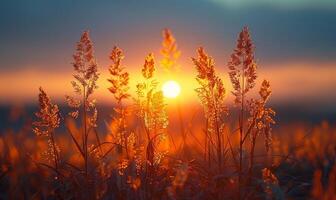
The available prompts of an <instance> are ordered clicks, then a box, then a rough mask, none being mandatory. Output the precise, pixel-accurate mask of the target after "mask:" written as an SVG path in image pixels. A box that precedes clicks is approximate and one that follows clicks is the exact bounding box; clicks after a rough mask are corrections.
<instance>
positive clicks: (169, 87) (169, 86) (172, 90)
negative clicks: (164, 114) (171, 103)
mask: <svg viewBox="0 0 336 200" xmlns="http://www.w3.org/2000/svg"><path fill="white" fill-rule="evenodd" d="M162 92H163V96H165V97H167V98H176V97H177V96H178V95H179V94H180V92H181V87H180V85H179V84H178V83H177V82H176V81H173V80H170V81H167V82H165V83H164V84H163V85H162Z"/></svg>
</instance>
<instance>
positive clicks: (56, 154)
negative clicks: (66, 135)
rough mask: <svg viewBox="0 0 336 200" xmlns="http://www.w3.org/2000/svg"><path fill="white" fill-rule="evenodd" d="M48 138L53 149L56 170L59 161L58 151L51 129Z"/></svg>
mask: <svg viewBox="0 0 336 200" xmlns="http://www.w3.org/2000/svg"><path fill="white" fill-rule="evenodd" d="M50 139H51V142H52V146H53V151H54V154H55V155H54V156H55V158H54V162H55V169H56V170H57V171H58V163H59V157H58V152H57V148H56V143H55V138H54V131H52V132H51V133H50Z"/></svg>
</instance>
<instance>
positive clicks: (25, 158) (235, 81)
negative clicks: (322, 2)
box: [0, 27, 336, 200]
mask: <svg viewBox="0 0 336 200" xmlns="http://www.w3.org/2000/svg"><path fill="white" fill-rule="evenodd" d="M162 37H163V39H162V46H161V52H160V55H157V56H155V57H154V55H153V54H152V53H149V54H148V56H146V57H145V58H144V62H143V63H139V66H141V67H139V69H138V70H139V72H141V77H139V78H138V79H137V80H136V81H137V83H136V84H131V83H133V82H134V81H133V82H132V81H131V80H130V77H131V74H130V73H129V72H128V68H127V66H124V64H123V61H124V59H125V58H126V59H127V52H124V51H123V50H122V49H121V48H120V47H117V46H115V47H112V50H111V52H110V54H109V60H110V64H109V66H105V67H104V66H99V67H98V64H97V62H96V58H95V54H94V44H93V42H92V40H91V39H90V34H89V32H88V31H85V32H83V34H82V35H81V37H80V39H79V40H78V42H77V43H76V48H75V51H74V54H73V62H72V66H73V74H72V76H73V80H72V81H71V86H72V89H73V93H72V94H65V98H64V100H63V103H59V105H58V102H57V103H56V101H54V100H53V98H52V96H49V95H48V92H49V91H48V90H47V89H46V88H44V87H43V85H41V87H40V89H39V91H36V97H38V101H36V104H35V105H36V106H32V107H31V108H30V109H27V107H23V108H22V107H15V106H11V108H10V109H8V110H7V111H6V113H7V116H5V118H6V119H4V121H5V122H6V125H5V126H4V127H6V128H3V130H2V132H1V134H0V199H326V200H327V199H328V200H329V199H336V164H335V158H336V157H335V156H336V155H335V153H336V146H335V145H336V143H335V141H336V127H334V124H329V123H328V121H320V122H317V123H314V124H308V123H299V122H298V121H291V122H286V123H281V122H279V121H277V114H276V113H277V111H276V110H275V109H273V108H272V107H271V106H269V105H272V104H270V103H269V102H272V83H271V82H270V81H268V80H267V77H258V69H259V66H258V65H257V63H256V58H255V54H254V49H255V48H254V47H255V46H254V43H253V41H252V37H251V35H250V31H249V29H248V28H247V27H244V28H243V29H242V30H241V32H240V33H238V37H237V38H238V39H237V42H236V48H235V49H234V50H232V54H231V56H230V59H229V60H228V62H227V66H226V70H225V71H226V73H228V75H229V80H223V78H222V76H221V75H220V73H218V69H217V68H216V65H215V60H214V58H213V57H212V56H211V55H209V54H208V53H207V50H206V49H204V48H203V47H199V48H198V49H196V50H195V55H194V57H193V58H192V59H191V60H190V62H192V64H193V66H194V69H195V72H196V73H195V74H192V75H190V74H189V76H192V79H193V80H194V81H195V83H194V86H195V87H194V88H193V87H187V88H186V87H183V90H181V88H180V83H181V79H178V78H176V79H174V74H178V73H181V69H179V68H180V66H179V58H180V57H181V55H182V56H183V54H182V53H181V51H180V50H179V49H178V46H177V42H176V40H175V38H174V36H173V34H172V32H171V31H170V30H169V29H164V30H163V32H162ZM156 58H159V59H156ZM158 69H159V70H161V71H159V72H160V73H159V74H158V73H157V72H158ZM99 70H105V71H108V73H109V75H108V78H107V79H105V81H106V82H107V83H108V86H107V87H106V88H104V89H105V90H106V93H109V95H111V96H112V97H113V99H114V100H113V102H110V103H109V104H107V105H99V103H97V102H99V99H98V101H96V99H95V91H96V89H97V88H98V87H100V88H101V87H105V86H106V85H103V86H101V85H99V84H98V80H99V78H100V73H101V72H100V71H99ZM163 73H164V74H166V77H170V79H171V80H170V81H166V80H165V79H164V78H162V74H163ZM70 76H71V75H70ZM162 81H164V82H162ZM179 82H180V83H179ZM225 83H229V84H230V87H228V86H227V84H225ZM228 88H230V89H228ZM186 89H187V90H189V91H188V92H189V93H190V94H193V95H194V96H195V98H198V101H197V102H187V103H185V102H182V101H181V99H182V98H183V92H186V91H185V90H186ZM279 124H280V125H279ZM274 127H275V128H274ZM273 129H274V130H273Z"/></svg>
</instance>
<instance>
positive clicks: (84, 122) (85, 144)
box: [83, 86, 88, 176]
mask: <svg viewBox="0 0 336 200" xmlns="http://www.w3.org/2000/svg"><path fill="white" fill-rule="evenodd" d="M83 125H84V132H83V150H84V165H85V175H86V176H87V175H88V149H87V140H88V134H87V130H86V128H87V127H86V87H85V86H83Z"/></svg>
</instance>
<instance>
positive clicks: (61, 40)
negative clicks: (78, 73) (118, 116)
mask: <svg viewBox="0 0 336 200" xmlns="http://www.w3.org/2000/svg"><path fill="white" fill-rule="evenodd" d="M251 2H252V1H249V0H184V1H181V0H169V1H160V0H142V1H137V0H115V1H108V0H100V1H96V2H95V3H94V4H93V3H92V1H89V0H81V1H74V0H58V1H52V0H34V1H23V0H22V1H19V0H3V1H1V6H0V29H1V31H0V121H1V123H0V131H2V130H6V129H8V128H16V127H17V126H19V125H18V124H19V122H20V118H21V116H25V117H23V118H27V117H32V113H33V111H36V110H37V109H36V107H35V106H37V94H38V87H39V86H43V88H44V89H45V90H46V91H47V93H48V94H49V95H50V96H51V98H52V99H54V100H55V101H56V102H58V103H60V104H62V103H64V95H65V94H70V93H71V92H72V88H71V84H70V81H71V80H72V79H73V78H72V69H73V68H72V65H71V62H72V54H73V52H74V50H75V45H76V42H77V41H78V40H79V38H80V35H81V33H82V32H83V31H84V30H89V31H90V35H91V39H92V40H93V42H94V49H95V55H96V58H97V62H98V64H99V71H100V73H101V77H100V80H99V82H98V84H99V87H100V88H99V89H98V91H97V93H96V98H97V101H98V105H99V106H100V111H101V112H100V113H101V116H103V117H102V118H104V116H108V115H109V114H108V113H109V112H110V110H111V109H110V108H109V109H104V108H105V107H111V106H112V105H113V101H112V95H111V94H110V93H109V92H108V90H107V87H108V82H107V80H106V78H107V77H108V70H107V69H108V65H109V59H108V56H109V53H110V51H111V50H112V48H113V46H114V45H118V46H119V47H120V48H122V49H123V50H124V53H125V56H126V58H125V60H124V66H125V67H126V69H127V70H128V71H129V72H130V74H131V85H132V87H133V88H132V90H133V91H134V88H135V84H136V83H137V81H139V74H140V72H141V67H142V65H143V63H144V57H145V56H146V55H147V54H148V53H149V52H153V53H154V54H155V58H156V60H157V62H159V60H160V59H161V58H162V57H161V56H160V53H159V52H160V48H161V41H162V36H161V32H162V30H163V29H164V28H166V27H167V28H170V29H171V30H172V32H173V34H174V36H175V38H176V40H177V44H178V48H179V49H180V50H181V52H182V55H181V57H180V59H179V65H180V67H181V71H180V72H179V74H178V75H177V80H178V81H179V82H180V83H181V86H182V92H181V97H180V99H179V102H180V104H181V106H182V108H183V112H184V113H188V109H190V108H189V107H190V105H193V103H194V102H197V97H196V95H195V93H194V92H193V90H194V89H195V88H196V87H197V85H196V82H195V81H194V78H195V76H196V72H195V69H194V67H193V65H192V62H191V57H194V56H196V49H197V48H198V47H199V46H204V47H205V49H206V51H207V52H208V53H209V54H210V55H211V56H212V57H213V58H214V59H215V63H216V67H217V70H218V71H219V73H220V74H221V77H222V78H223V80H224V82H225V87H226V88H227V91H228V104H230V102H231V99H232V97H230V96H231V95H230V92H229V91H230V90H231V84H230V83H229V80H228V75H227V62H228V60H229V56H230V54H231V52H232V51H233V49H234V47H235V43H236V39H237V35H238V33H239V32H240V31H241V29H242V28H243V26H248V27H249V29H250V33H251V36H252V39H253V41H254V44H255V46H256V59H257V63H258V76H259V79H258V83H260V82H261V81H262V80H263V79H264V78H266V79H268V80H270V81H271V85H272V91H273V94H272V97H271V100H270V104H271V105H272V106H273V107H274V108H275V110H276V111H277V113H278V115H277V121H278V122H279V123H280V125H281V123H283V124H284V123H292V122H293V123H294V122H295V123H296V122H304V123H312V124H314V123H319V122H320V121H323V120H327V121H329V122H335V120H336V105H335V102H336V92H335V88H336V76H335V75H336V65H335V64H336V38H335V32H336V23H335V19H336V12H335V10H336V1H333V0H320V1H314V0H272V1H268V0H256V1H253V4H252V3H251ZM160 76H162V77H163V76H164V75H162V71H160V70H159V77H160ZM165 78H167V79H168V78H169V77H165ZM162 79H164V78H162ZM159 81H160V79H159ZM257 88H259V84H258V85H257ZM170 103H172V102H170V101H168V104H170ZM173 103H174V102H173ZM175 103H176V102H175ZM171 109H175V108H171ZM104 112H105V113H104Z"/></svg>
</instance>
